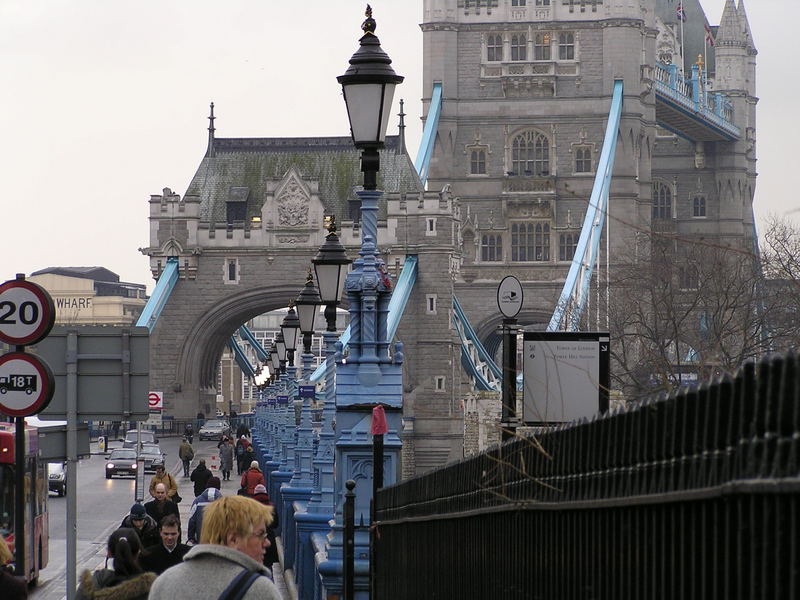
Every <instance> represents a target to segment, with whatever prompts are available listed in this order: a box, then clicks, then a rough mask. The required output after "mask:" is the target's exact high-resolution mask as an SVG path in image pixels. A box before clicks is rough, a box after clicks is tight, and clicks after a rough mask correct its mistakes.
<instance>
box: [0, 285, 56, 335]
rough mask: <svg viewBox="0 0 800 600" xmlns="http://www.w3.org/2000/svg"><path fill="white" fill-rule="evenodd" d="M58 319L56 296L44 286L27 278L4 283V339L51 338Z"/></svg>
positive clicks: (0, 328) (0, 291)
mask: <svg viewBox="0 0 800 600" xmlns="http://www.w3.org/2000/svg"><path fill="white" fill-rule="evenodd" d="M55 318H56V310H55V306H54V305H53V299H52V298H51V297H50V294H48V293H47V292H46V291H45V290H44V289H43V288H42V287H40V286H38V285H36V284H35V283H33V282H31V281H25V280H24V279H11V280H9V281H6V282H5V283H3V284H2V285H0V341H3V342H5V343H7V344H12V345H15V346H27V345H30V344H35V343H36V342H39V341H41V340H43V339H44V338H45V337H47V334H48V333H50V330H51V329H52V328H53V323H54V322H55Z"/></svg>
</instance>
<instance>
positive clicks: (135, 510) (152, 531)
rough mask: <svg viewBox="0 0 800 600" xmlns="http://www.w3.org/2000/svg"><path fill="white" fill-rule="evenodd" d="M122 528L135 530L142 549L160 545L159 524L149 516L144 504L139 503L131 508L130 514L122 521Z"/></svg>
mask: <svg viewBox="0 0 800 600" xmlns="http://www.w3.org/2000/svg"><path fill="white" fill-rule="evenodd" d="M120 527H124V528H127V529H133V530H134V531H135V532H136V535H138V536H139V541H140V542H142V543H141V546H142V548H146V547H147V546H152V545H153V544H157V543H158V523H156V522H155V521H154V520H153V517H151V516H150V515H148V514H147V511H146V510H145V508H144V506H143V505H142V504H138V503H137V504H134V505H133V506H131V511H130V513H128V514H127V515H125V518H124V519H122V523H121V524H120Z"/></svg>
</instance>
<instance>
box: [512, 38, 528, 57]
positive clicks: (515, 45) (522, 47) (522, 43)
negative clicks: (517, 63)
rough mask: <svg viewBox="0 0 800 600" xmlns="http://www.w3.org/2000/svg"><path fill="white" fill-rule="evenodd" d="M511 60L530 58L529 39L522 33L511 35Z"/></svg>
mask: <svg viewBox="0 0 800 600" xmlns="http://www.w3.org/2000/svg"><path fill="white" fill-rule="evenodd" d="M511 60H528V41H527V40H526V39H525V36H524V35H523V34H521V33H520V34H516V33H515V34H514V35H512V36H511Z"/></svg>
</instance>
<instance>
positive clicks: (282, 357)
mask: <svg viewBox="0 0 800 600" xmlns="http://www.w3.org/2000/svg"><path fill="white" fill-rule="evenodd" d="M275 350H277V353H278V364H280V367H281V374H283V373H286V342H285V341H284V339H283V333H282V332H280V331H279V332H278V337H276V338H275Z"/></svg>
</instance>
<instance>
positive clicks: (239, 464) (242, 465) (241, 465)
mask: <svg viewBox="0 0 800 600" xmlns="http://www.w3.org/2000/svg"><path fill="white" fill-rule="evenodd" d="M249 445H250V442H249V441H248V439H247V438H246V437H244V436H241V437H238V438H236V474H237V475H241V474H242V473H244V472H245V471H246V470H247V465H249V464H250V463H249V462H244V461H245V457H244V455H245V454H246V453H247V447H248V446H249Z"/></svg>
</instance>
